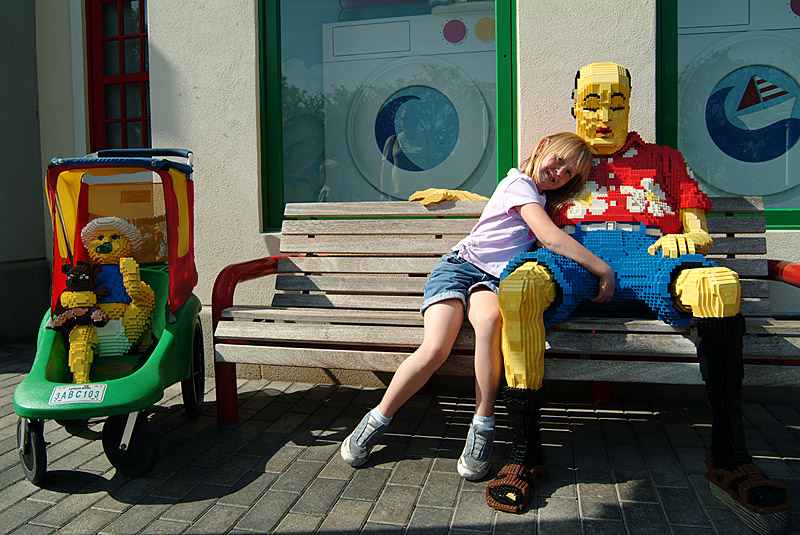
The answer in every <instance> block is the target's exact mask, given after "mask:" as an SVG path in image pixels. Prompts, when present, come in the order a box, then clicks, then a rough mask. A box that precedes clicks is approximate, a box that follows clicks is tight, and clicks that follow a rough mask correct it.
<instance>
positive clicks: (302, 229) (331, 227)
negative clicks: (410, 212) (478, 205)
mask: <svg viewBox="0 0 800 535" xmlns="http://www.w3.org/2000/svg"><path fill="white" fill-rule="evenodd" d="M476 222H477V220H476V219H474V218H470V219H355V220H353V219H322V220H321V219H311V220H290V219H287V220H285V221H284V222H283V228H282V229H281V234H282V236H290V235H304V234H311V235H315V236H324V235H330V234H334V235H336V234H341V235H344V236H352V235H358V236H369V235H387V236H388V235H393V234H396V235H400V236H406V235H423V236H430V235H435V234H458V235H462V236H466V235H467V234H469V233H470V231H472V227H474V226H475V223H476Z"/></svg>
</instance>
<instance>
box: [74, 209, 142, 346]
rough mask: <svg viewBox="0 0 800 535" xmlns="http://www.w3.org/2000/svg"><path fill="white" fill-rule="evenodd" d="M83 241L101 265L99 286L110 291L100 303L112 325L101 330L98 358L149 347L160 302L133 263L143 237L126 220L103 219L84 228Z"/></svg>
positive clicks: (93, 221)
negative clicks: (154, 317) (153, 322)
mask: <svg viewBox="0 0 800 535" xmlns="http://www.w3.org/2000/svg"><path fill="white" fill-rule="evenodd" d="M81 240H82V241H83V244H84V246H85V247H86V250H87V251H88V252H89V258H91V260H92V262H94V263H97V264H100V268H101V269H100V272H99V273H98V276H97V279H98V285H100V286H104V287H106V288H108V290H109V294H108V295H107V296H106V297H104V298H102V299H99V300H98V306H99V307H100V309H102V310H103V311H104V312H105V313H106V314H108V318H109V321H108V324H107V325H105V326H104V327H102V328H100V329H98V330H97V335H98V355H100V356H103V355H124V354H126V353H128V352H129V351H130V350H131V348H139V347H141V346H146V345H148V344H149V341H150V337H149V334H150V333H149V327H150V315H151V314H152V312H153V309H154V308H155V304H156V301H155V293H154V292H153V289H152V288H151V287H150V286H149V285H148V284H147V283H145V282H143V281H142V279H141V276H140V274H139V264H138V263H137V262H136V260H134V259H133V257H135V256H137V255H138V254H139V252H140V251H141V248H142V235H141V233H140V232H139V230H138V229H137V228H136V227H135V226H133V225H132V224H130V223H128V222H127V221H125V220H124V219H120V218H118V217H101V218H98V219H94V220H92V221H90V222H89V223H88V224H87V225H86V226H85V227H84V228H83V230H82V231H81Z"/></svg>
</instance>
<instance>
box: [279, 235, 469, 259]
mask: <svg viewBox="0 0 800 535" xmlns="http://www.w3.org/2000/svg"><path fill="white" fill-rule="evenodd" d="M461 238H463V236H462V235H452V234H445V235H443V236H442V237H441V238H438V239H432V238H430V239H428V238H422V237H408V238H400V237H395V236H390V237H386V236H374V237H371V238H370V239H368V240H364V239H359V238H357V237H348V236H320V237H316V238H307V237H304V236H282V237H281V252H282V253H286V254H293V253H294V254H299V253H312V254H381V255H396V256H413V255H417V256H425V255H431V254H437V255H443V254H444V253H446V252H448V251H449V250H450V249H452V247H453V246H454V245H455V244H456V243H458V242H459V241H460V240H461Z"/></svg>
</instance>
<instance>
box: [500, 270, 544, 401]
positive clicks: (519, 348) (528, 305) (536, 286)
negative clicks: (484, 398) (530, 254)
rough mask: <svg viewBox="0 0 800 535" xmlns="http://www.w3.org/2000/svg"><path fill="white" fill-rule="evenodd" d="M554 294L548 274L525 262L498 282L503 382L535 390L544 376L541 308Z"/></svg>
mask: <svg viewBox="0 0 800 535" xmlns="http://www.w3.org/2000/svg"><path fill="white" fill-rule="evenodd" d="M555 295H556V285H555V282H554V281H553V277H552V275H550V273H549V272H548V271H547V269H546V268H545V267H544V266H542V265H540V264H538V263H537V262H527V263H525V264H523V265H522V266H520V267H519V268H517V269H516V270H515V271H514V273H512V274H511V275H509V276H508V277H507V278H505V279H504V280H503V282H501V283H500V293H499V298H500V312H501V314H502V316H503V326H502V341H501V346H502V352H503V366H504V368H505V374H506V381H507V383H508V386H510V387H512V388H531V389H534V390H538V389H539V388H541V386H542V380H543V379H544V350H545V329H544V321H543V319H542V318H543V315H544V311H545V310H546V309H547V307H548V306H549V305H550V303H551V302H552V301H553V299H554V298H555Z"/></svg>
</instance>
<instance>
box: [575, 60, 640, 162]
mask: <svg viewBox="0 0 800 535" xmlns="http://www.w3.org/2000/svg"><path fill="white" fill-rule="evenodd" d="M572 96H573V98H574V99H575V105H574V106H575V107H574V108H573V110H572V113H573V115H574V116H575V119H577V134H578V135H579V136H581V137H582V138H583V139H584V140H585V141H586V142H587V143H588V144H589V147H590V148H591V150H592V152H593V153H595V154H613V153H615V152H617V151H618V150H619V149H621V148H622V146H623V145H624V144H625V140H626V139H627V138H628V115H629V113H630V97H631V75H630V73H629V72H628V69H626V68H625V67H623V66H622V65H617V64H616V63H592V64H590V65H587V66H585V67H583V68H582V69H581V70H579V71H578V73H577V74H576V75H575V91H574V92H573V94H572Z"/></svg>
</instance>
